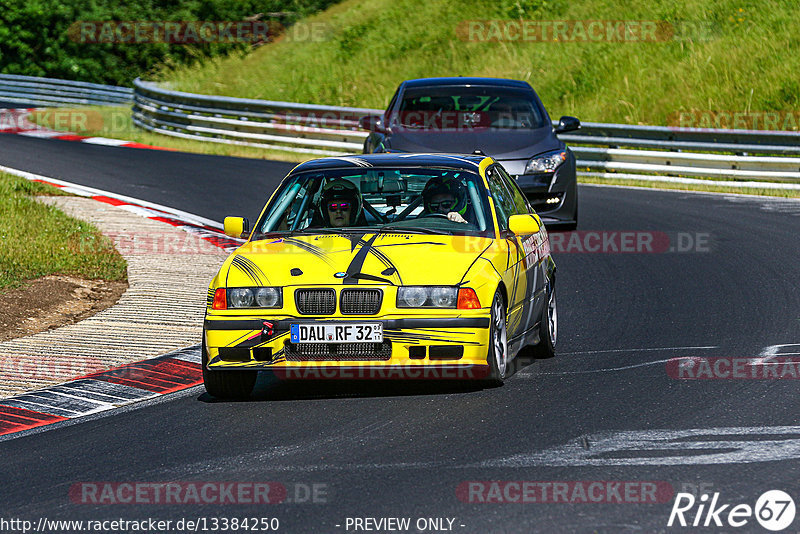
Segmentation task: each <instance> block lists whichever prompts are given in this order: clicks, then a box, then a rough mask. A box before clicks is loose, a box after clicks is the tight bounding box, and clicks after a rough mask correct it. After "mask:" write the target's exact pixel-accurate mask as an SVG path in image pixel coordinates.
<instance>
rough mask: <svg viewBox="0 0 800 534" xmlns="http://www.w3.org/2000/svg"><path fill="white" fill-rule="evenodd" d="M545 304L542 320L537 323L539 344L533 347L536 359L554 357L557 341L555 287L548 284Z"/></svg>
mask: <svg viewBox="0 0 800 534" xmlns="http://www.w3.org/2000/svg"><path fill="white" fill-rule="evenodd" d="M548 288H549V291H547V293H546V295H547V302H546V303H545V305H544V307H543V308H542V320H541V321H539V344H538V345H536V346H535V347H533V355H534V357H536V358H552V357H553V356H555V355H556V341H557V340H558V308H557V307H556V287H555V285H554V284H553V283H552V282H550V283H549V284H548Z"/></svg>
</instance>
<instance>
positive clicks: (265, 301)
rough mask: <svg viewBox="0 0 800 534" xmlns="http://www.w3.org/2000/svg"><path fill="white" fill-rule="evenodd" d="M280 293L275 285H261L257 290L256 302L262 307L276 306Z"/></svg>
mask: <svg viewBox="0 0 800 534" xmlns="http://www.w3.org/2000/svg"><path fill="white" fill-rule="evenodd" d="M279 298H280V293H278V290H277V289H275V288H274V287H260V288H258V289H257V290H256V303H257V304H258V305H259V306H261V307H262V308H274V307H275V305H276V304H278V299H279Z"/></svg>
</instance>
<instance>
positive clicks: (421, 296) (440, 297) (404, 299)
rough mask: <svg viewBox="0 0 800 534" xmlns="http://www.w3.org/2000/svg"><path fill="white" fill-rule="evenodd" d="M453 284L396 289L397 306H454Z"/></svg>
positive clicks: (456, 291) (456, 299) (456, 295)
mask: <svg viewBox="0 0 800 534" xmlns="http://www.w3.org/2000/svg"><path fill="white" fill-rule="evenodd" d="M457 301H458V288H457V287H455V286H405V287H399V288H398V289H397V307H398V308H455V307H456V303H457Z"/></svg>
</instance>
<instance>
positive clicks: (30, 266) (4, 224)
mask: <svg viewBox="0 0 800 534" xmlns="http://www.w3.org/2000/svg"><path fill="white" fill-rule="evenodd" d="M54 194H61V193H60V191H59V190H58V189H56V188H54V187H50V186H47V185H44V184H41V183H37V182H30V181H28V180H25V179H23V178H18V177H16V176H12V175H9V174H5V173H0V292H2V291H3V290H4V289H9V288H13V287H18V286H20V285H22V284H23V283H24V282H25V280H32V279H35V278H39V277H42V276H47V275H51V274H66V275H72V276H77V277H81V278H86V279H92V280H101V279H102V280H125V279H126V277H127V270H126V269H127V264H126V262H125V260H124V259H123V258H122V256H120V254H119V253H118V252H117V251H116V250H115V249H114V246H113V244H112V243H111V240H109V239H108V238H106V237H103V236H102V235H101V234H100V232H99V231H98V230H97V228H95V227H94V226H92V225H91V224H88V223H86V222H83V221H79V220H77V219H74V218H72V217H68V216H67V215H65V214H64V213H63V212H61V211H59V210H58V209H56V208H54V207H51V206H47V205H45V204H42V203H41V202H37V201H36V200H35V199H34V198H33V196H34V195H54Z"/></svg>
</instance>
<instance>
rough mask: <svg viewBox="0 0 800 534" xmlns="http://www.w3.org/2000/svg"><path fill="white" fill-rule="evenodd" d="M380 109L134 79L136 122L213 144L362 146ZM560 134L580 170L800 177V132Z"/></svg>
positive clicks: (656, 129)
mask: <svg viewBox="0 0 800 534" xmlns="http://www.w3.org/2000/svg"><path fill="white" fill-rule="evenodd" d="M381 113H383V110H378V109H368V108H348V107H337V106H320V105H312V104H297V103H291V102H273V101H267V100H253V99H244V98H230V97H221V96H209V95H198V94H191V93H182V92H177V91H171V90H168V89H165V88H162V87H159V86H158V85H157V84H155V83H152V82H146V81H142V80H139V79H137V80H136V81H134V106H133V122H134V124H136V125H137V126H140V127H142V128H144V129H147V130H150V131H154V132H159V133H163V134H167V135H172V136H177V137H184V138H189V139H198V140H202V141H213V142H217V143H229V144H237V145H250V146H258V147H263V148H272V149H280V150H288V151H293V152H301V153H308V154H321V155H340V154H344V153H359V152H361V150H362V147H363V142H364V139H365V138H366V137H367V135H368V132H366V131H364V130H362V129H360V128H359V126H358V119H359V118H361V117H362V116H364V115H370V114H381ZM559 138H560V139H562V140H563V141H565V142H566V143H569V144H570V147H571V149H572V150H573V152H574V153H575V156H576V158H577V160H578V161H577V164H578V167H579V168H580V169H586V170H581V171H580V172H579V174H585V175H593V176H599V175H602V176H614V174H613V173H618V176H619V177H620V178H623V177H627V178H634V179H635V177H636V176H649V177H650V178H652V177H653V175H662V176H668V177H671V176H680V177H695V178H703V179H709V180H733V181H741V180H748V181H758V182H779V183H780V182H783V183H786V182H796V183H800V157H787V156H791V155H800V132H784V131H749V130H716V129H688V128H670V127H664V126H636V125H624V124H602V123H583V124H582V125H581V129H580V130H578V131H574V132H569V133H564V134H561V135H559ZM652 149H655V150H652ZM687 151H688V152H687ZM753 154H760V155H759V156H754V155H753ZM631 173H634V174H631ZM787 187H797V186H796V185H794V184H793V185H787Z"/></svg>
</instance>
